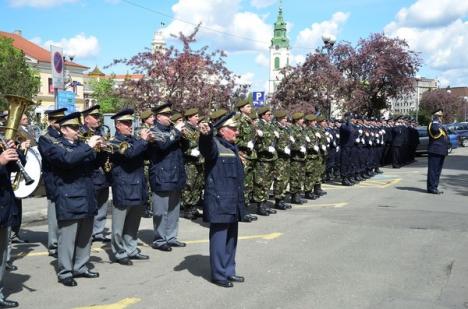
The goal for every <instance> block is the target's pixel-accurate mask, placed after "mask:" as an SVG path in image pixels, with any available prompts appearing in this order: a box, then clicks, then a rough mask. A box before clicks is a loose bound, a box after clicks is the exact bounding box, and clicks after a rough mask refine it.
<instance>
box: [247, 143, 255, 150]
mask: <svg viewBox="0 0 468 309" xmlns="http://www.w3.org/2000/svg"><path fill="white" fill-rule="evenodd" d="M247 148H249V149H250V150H252V149H253V148H254V143H253V142H252V141H249V142H248V143H247Z"/></svg>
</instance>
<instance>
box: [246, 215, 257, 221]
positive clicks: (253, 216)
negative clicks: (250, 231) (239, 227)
mask: <svg viewBox="0 0 468 309" xmlns="http://www.w3.org/2000/svg"><path fill="white" fill-rule="evenodd" d="M245 216H246V217H249V218H250V220H251V221H257V220H258V217H257V216H256V215H252V214H246V215H245Z"/></svg>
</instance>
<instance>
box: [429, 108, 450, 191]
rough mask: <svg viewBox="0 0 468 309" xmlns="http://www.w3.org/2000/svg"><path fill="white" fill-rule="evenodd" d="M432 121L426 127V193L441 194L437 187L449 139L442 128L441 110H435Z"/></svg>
mask: <svg viewBox="0 0 468 309" xmlns="http://www.w3.org/2000/svg"><path fill="white" fill-rule="evenodd" d="M432 115H433V120H432V122H431V123H429V125H428V126H427V132H428V134H429V145H428V147H427V153H428V160H427V163H428V166H427V193H431V194H442V193H443V191H440V190H438V189H437V187H438V186H439V178H440V173H441V172H442V167H443V166H444V160H445V157H446V156H447V155H448V148H449V138H448V134H447V131H445V129H444V127H443V126H442V116H443V112H442V109H438V110H436V111H435V112H434V113H433V114H432Z"/></svg>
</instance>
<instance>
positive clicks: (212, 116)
mask: <svg viewBox="0 0 468 309" xmlns="http://www.w3.org/2000/svg"><path fill="white" fill-rule="evenodd" d="M227 113H228V111H227V110H225V109H224V108H221V109H218V110H216V111H214V112H212V113H211V114H210V119H211V121H215V120H217V119H219V118H220V117H222V116H224V115H226V114H227Z"/></svg>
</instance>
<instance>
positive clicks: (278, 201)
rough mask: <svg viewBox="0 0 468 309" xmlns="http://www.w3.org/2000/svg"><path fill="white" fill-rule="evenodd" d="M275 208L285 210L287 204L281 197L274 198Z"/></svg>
mask: <svg viewBox="0 0 468 309" xmlns="http://www.w3.org/2000/svg"><path fill="white" fill-rule="evenodd" d="M275 208H276V209H279V210H286V209H288V207H287V205H286V204H285V203H284V201H283V200H282V199H279V198H277V199H275Z"/></svg>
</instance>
